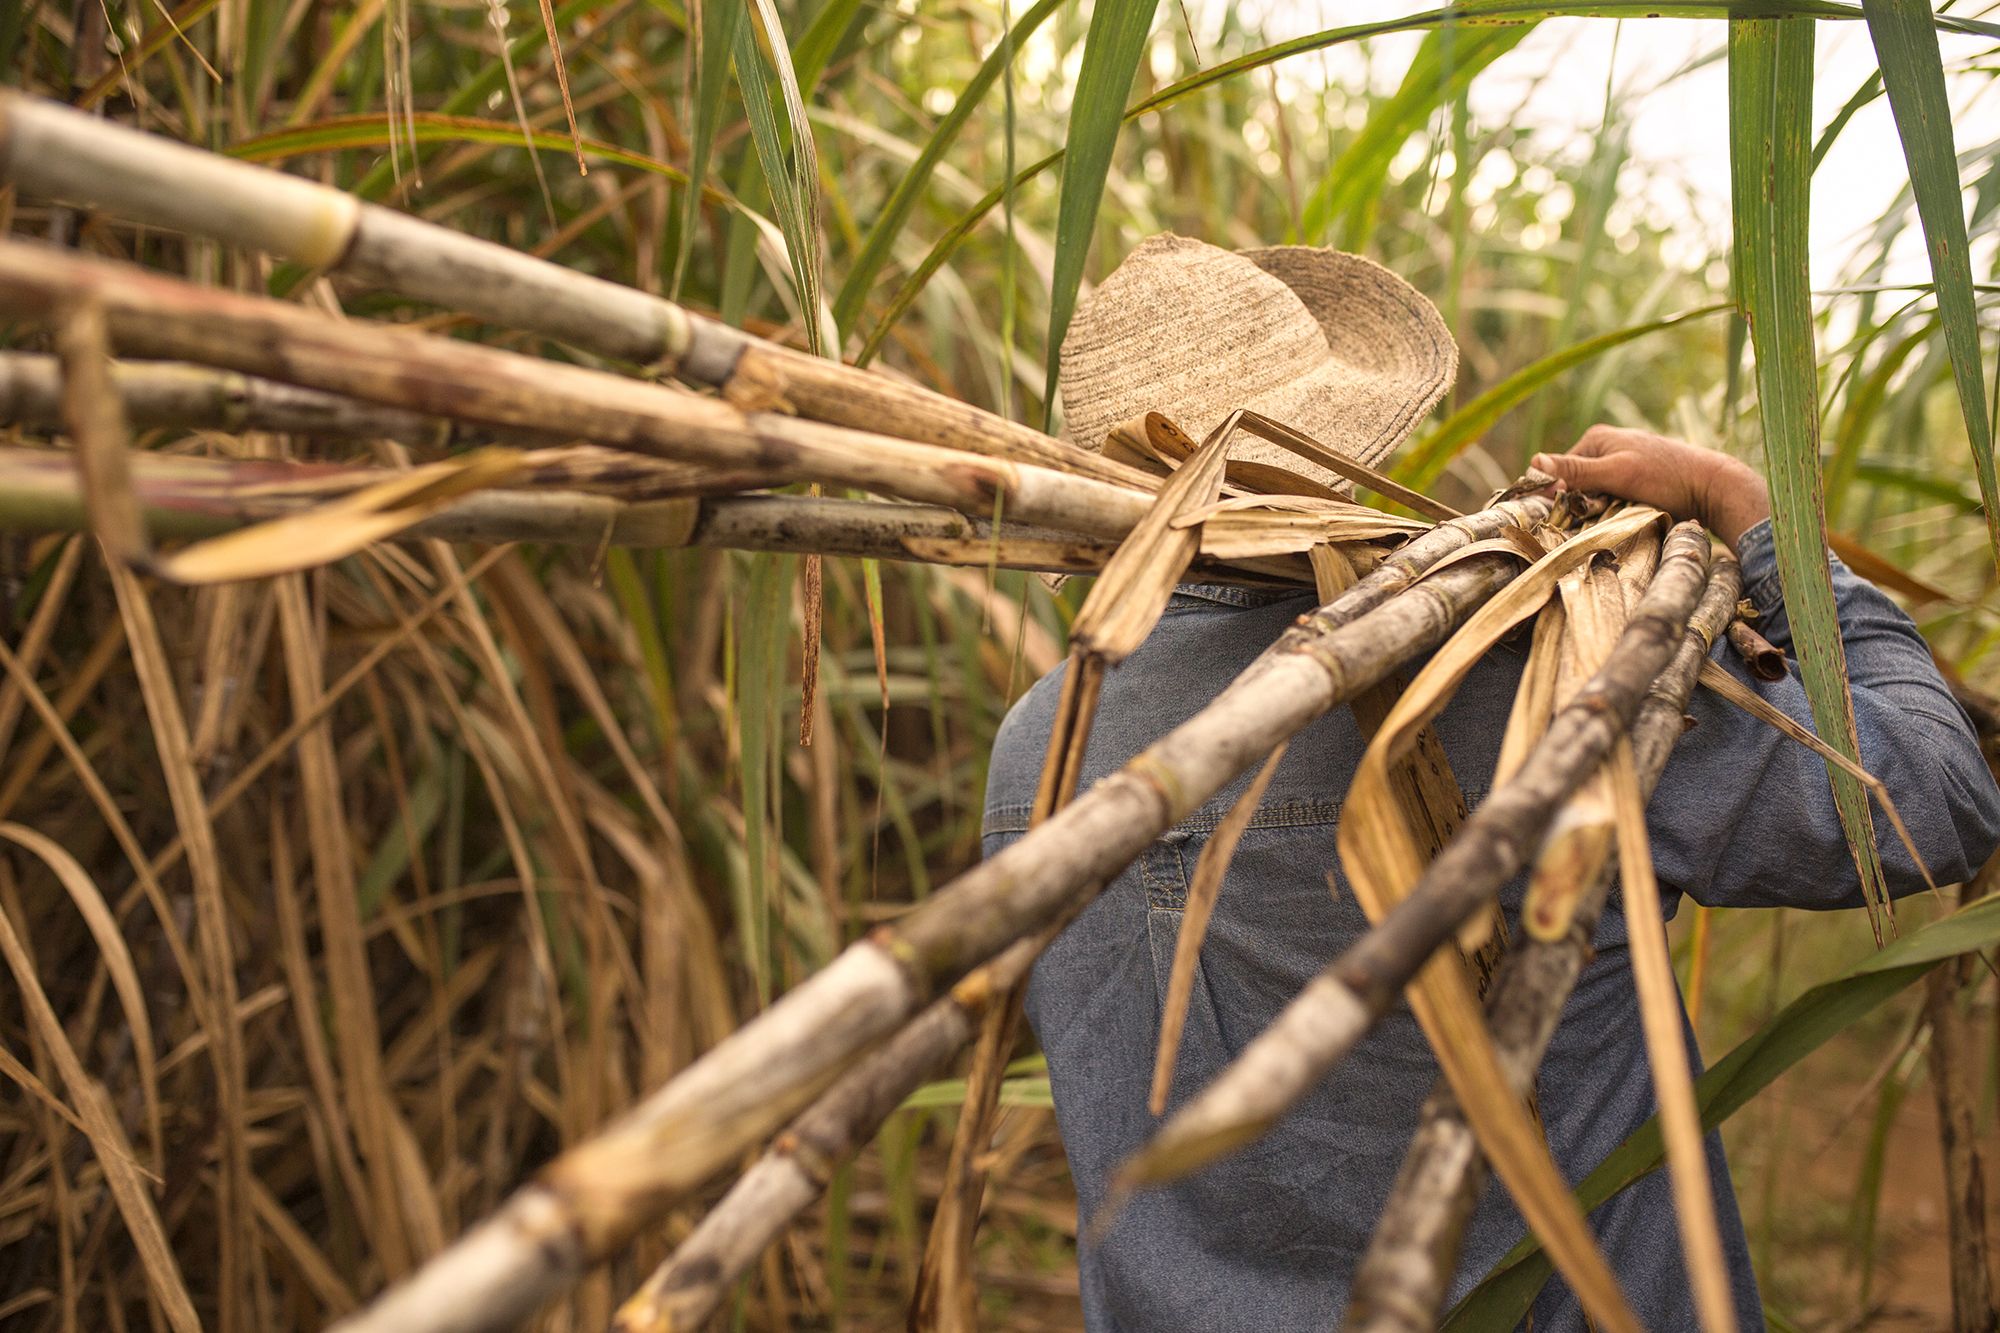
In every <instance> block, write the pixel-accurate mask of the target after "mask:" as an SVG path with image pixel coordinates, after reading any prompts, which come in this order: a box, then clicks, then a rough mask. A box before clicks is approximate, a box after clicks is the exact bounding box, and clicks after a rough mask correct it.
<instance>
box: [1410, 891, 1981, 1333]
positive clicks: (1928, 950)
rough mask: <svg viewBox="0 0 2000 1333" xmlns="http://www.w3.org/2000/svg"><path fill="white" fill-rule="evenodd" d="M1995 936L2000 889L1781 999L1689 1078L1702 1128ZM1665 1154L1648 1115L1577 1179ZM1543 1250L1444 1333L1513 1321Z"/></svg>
mask: <svg viewBox="0 0 2000 1333" xmlns="http://www.w3.org/2000/svg"><path fill="white" fill-rule="evenodd" d="M1996 943H2000V898H1982V899H1980V900H1979V901H1978V902H1976V903H1973V904H1971V905H1970V906H1967V907H1963V908H1961V909H1959V910H1958V911H1956V912H1953V913H1952V914H1951V915H1950V916H1947V917H1945V918H1943V919H1942V920H1939V921H1934V922H1932V923H1931V924H1930V925H1928V926H1925V927H1924V928H1923V929H1922V930H1918V931H1913V932H1911V933H1910V934H1909V935H1906V936H1904V937H1903V938H1902V939H1899V940H1896V941H1894V942H1893V943H1891V944H1890V945H1888V946H1887V947H1886V948H1884V949H1881V950H1879V951H1877V952H1875V953H1872V954H1870V955H1869V956H1868V957H1867V958H1865V959H1863V960H1862V961H1861V962H1860V963H1858V964H1856V965H1855V966H1854V967H1852V968H1849V969H1848V970H1847V971H1846V972H1845V973H1843V974H1842V975H1840V976H1838V977H1835V978H1834V979H1832V980H1831V981H1824V982H1821V983H1820V984H1819V985H1817V986H1814V987H1813V988H1812V989H1811V990H1809V991H1807V992H1806V993H1805V994H1803V995H1801V996H1799V998H1798V999H1796V1000H1793V1001H1792V1002H1791V1003H1790V1004H1788V1005H1786V1006H1785V1007H1784V1008H1783V1009H1782V1010H1780V1011H1779V1012H1778V1014H1777V1015H1776V1016H1775V1017H1773V1018H1772V1019H1771V1021H1770V1022H1768V1023H1766V1024H1764V1026H1763V1027H1761V1028H1759V1029H1757V1031H1755V1032H1753V1033H1752V1034H1750V1036H1748V1037H1746V1038H1745V1039H1744V1040H1743V1041H1742V1042H1741V1043H1740V1044H1739V1045H1737V1047H1736V1048H1735V1049H1734V1050H1732V1051H1730V1052H1729V1054H1727V1055H1725V1056H1723V1057H1722V1059H1720V1060H1718V1061H1717V1062H1716V1063H1715V1065H1714V1066H1713V1067H1712V1068H1710V1069H1709V1070H1708V1072H1707V1073H1705V1074H1703V1075H1702V1076H1701V1077H1700V1078H1699V1079H1697V1080H1696V1081H1695V1100H1696V1102H1697V1103H1698V1104H1699V1105H1700V1107H1701V1123H1702V1128H1703V1129H1704V1130H1708V1129H1714V1128H1715V1127H1716V1126H1717V1125H1719V1124H1721V1123H1722V1122H1723V1121H1725V1120H1727V1119H1729V1117H1730V1116H1732V1115H1734V1114H1736V1112H1737V1111H1739V1110H1741V1109H1742V1108H1743V1107H1744V1106H1745V1105H1747V1104H1748V1103H1749V1101H1750V1100H1751V1098H1753V1097H1755V1096H1756V1095H1757V1094H1758V1093H1760V1092H1762V1091H1763V1090H1764V1089H1765V1088H1768V1087H1769V1086H1770V1085H1771V1084H1772V1083H1774V1082H1776V1081H1777V1079H1778V1078H1779V1076H1780V1075H1782V1074H1783V1073H1784V1072H1785V1071H1786V1070H1788V1069H1790V1068H1791V1067H1792V1066H1793V1065H1796V1064H1797V1063H1798V1062H1799V1061H1801V1060H1803V1059H1804V1058H1805V1057H1806V1056H1808V1055H1810V1054H1812V1053H1813V1052H1814V1051H1816V1050H1818V1049H1819V1048H1820V1047H1821V1046H1822V1045H1824V1044H1825V1043H1826V1042H1827V1041H1829V1040H1831V1039H1832V1038H1834V1037H1836V1036H1839V1035H1840V1034H1841V1033H1843V1032H1846V1031H1848V1030H1849V1029H1850V1028H1851V1027H1852V1026H1853V1025H1854V1024H1855V1023H1856V1022H1857V1021H1858V1020H1860V1019H1861V1018H1862V1017H1863V1016H1864V1015H1866V1014H1867V1013H1869V1012H1870V1011H1871V1010H1873V1009H1875V1008H1876V1007H1877V1006H1879V1005H1880V1004H1882V1003H1883V1001H1885V1000H1887V999H1889V998H1890V997H1891V996H1893V995H1895V994H1897V993H1898V992H1900V991H1902V990H1903V989H1905V988H1906V987H1908V986H1910V985H1911V984H1913V983H1914V982H1916V981H1918V980H1920V979H1922V978H1923V977H1924V976H1925V975H1926V974H1928V973H1929V972H1930V970H1931V969H1932V968H1934V967H1936V966H1937V965H1938V964H1939V963H1942V962H1944V961H1946V960H1947V959H1951V958H1956V957H1959V956H1960V955H1963V954H1967V953H1972V952H1975V951H1978V950H1983V949H1987V948H1990V947H1992V946H1993V945H1994V944H1996ZM1663 1160H1664V1150H1663V1147H1662V1144H1661V1139H1660V1122H1659V1120H1658V1118H1657V1117H1655V1118H1654V1119H1651V1120H1648V1121H1647V1122H1646V1123H1645V1124H1643V1125H1641V1126H1640V1127H1639V1128H1638V1129H1636V1130H1634V1131H1633V1132H1632V1134H1631V1135H1630V1136H1629V1137H1628V1138H1626V1140H1625V1141H1624V1142H1623V1143H1621V1144H1619V1145H1618V1147H1616V1148H1614V1149H1613V1150H1612V1151H1611V1153H1610V1155H1609V1156H1607V1157H1606V1158H1605V1159H1604V1160H1603V1161H1602V1162H1600V1163H1598V1165H1597V1168H1596V1169H1595V1170H1593V1171H1592V1172H1591V1173H1590V1174H1589V1175H1588V1176H1586V1177H1584V1180H1583V1183H1582V1184H1580V1185H1578V1186H1577V1189H1576V1197H1577V1200H1578V1202H1580V1203H1581V1204H1582V1205H1583V1206H1584V1207H1585V1208H1586V1209H1592V1208H1596V1207H1598V1206H1599V1205H1600V1204H1602V1203H1603V1202H1604V1201H1605V1200H1607V1199H1609V1198H1611V1197H1612V1196H1613V1195H1615V1194H1617V1193H1618V1192H1619V1191H1620V1190H1622V1189H1624V1188H1625V1187H1626V1186H1628V1185H1630V1184H1632V1183H1633V1182H1634V1181H1636V1180H1638V1179H1639V1178H1640V1177H1642V1176H1644V1175H1646V1174H1647V1173H1648V1172H1650V1171H1652V1170H1654V1169H1655V1168H1657V1167H1658V1166H1659V1165H1660V1163H1661V1162H1662V1161H1663ZM1550 1271H1551V1269H1550V1266H1549V1262H1548V1259H1547V1258H1546V1256H1544V1255H1543V1254H1542V1252H1541V1246H1540V1245H1539V1243H1538V1242H1537V1241H1536V1240H1535V1238H1534V1237H1532V1236H1529V1237H1528V1238H1526V1239H1525V1240H1523V1241H1522V1242H1521V1243H1520V1244H1519V1245H1516V1246H1515V1247H1514V1249H1513V1250H1511V1251H1510V1252H1509V1253H1508V1254H1507V1255H1506V1256H1505V1257H1504V1258H1502V1259H1501V1260H1500V1262H1499V1263H1497V1264H1495V1265H1494V1266H1493V1269H1492V1271H1491V1272H1489V1273H1488V1274H1487V1275H1486V1277H1485V1279H1484V1280H1482V1281H1481V1282H1480V1284H1479V1285H1478V1286H1477V1287H1474V1288H1473V1289H1472V1291H1470V1292H1469V1293H1467V1294H1466V1297H1465V1299H1464V1300H1462V1301H1460V1302H1459V1303H1458V1305H1457V1307H1456V1308H1454V1309H1453V1310H1452V1311H1451V1313H1450V1314H1449V1315H1448V1316H1447V1317H1446V1320H1445V1323H1444V1329H1445V1333H1501V1331H1502V1330H1508V1329H1512V1328H1514V1327H1516V1326H1517V1325H1518V1324H1519V1323H1520V1321H1521V1319H1522V1318H1524V1317H1525V1316H1526V1314H1527V1312H1528V1308H1529V1307H1530V1306H1531V1305H1533V1304H1534V1301H1535V1296H1536V1295H1537V1293H1539V1292H1540V1291H1541V1289H1542V1284H1543V1283H1545V1282H1546V1281H1548V1278H1549V1274H1550Z"/></svg>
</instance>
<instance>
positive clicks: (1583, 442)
mask: <svg viewBox="0 0 2000 1333" xmlns="http://www.w3.org/2000/svg"><path fill="white" fill-rule="evenodd" d="M1533 466H1534V467H1536V468H1538V469H1540V470H1541V471H1543V472H1546V473H1548V474H1549V475H1550V476H1552V477H1554V478H1555V479H1556V480H1557V481H1559V482H1561V483H1562V484H1563V485H1564V486H1565V487H1567V488H1569V489H1570V490H1573V491H1594V492H1596V493H1598V494H1600V495H1610V496H1615V497H1616V498H1618V499H1620V500H1631V501H1633V502H1634V503H1637V504H1648V505H1652V506H1653V507H1654V508H1656V509H1664V510H1666V511H1667V512H1668V513H1669V514H1672V515H1673V516H1674V517H1675V518H1677V519H1684V518H1698V519H1700V520H1701V522H1702V526H1704V527H1706V528H1707V529H1709V531H1711V532H1713V533H1714V534H1715V535H1716V536H1718V537H1720V538H1722V540H1723V541H1725V542H1728V543H1729V545H1730V547H1731V548H1732V549H1734V548H1735V546H1736V542H1737V540H1738V539H1739V538H1740V537H1742V536H1743V534H1744V533H1745V532H1747V531H1749V530H1750V529H1751V528H1753V527H1755V526H1756V525H1757V524H1759V523H1761V522H1762V521H1764V520H1765V519H1767V518H1769V517H1770V516H1771V495H1770V492H1769V490H1767V489H1766V488H1765V485H1764V479H1763V478H1762V477H1760V476H1758V475H1757V473H1756V471H1755V470H1754V469H1752V468H1750V467H1748V466H1746V465H1745V464H1743V463H1739V462H1737V461H1736V460H1735V459H1733V458H1731V457H1730V456H1729V455H1728V454H1722V453H1717V452H1716V451H1715V450H1713V449H1703V448H1701V447H1699V446H1698V445H1692V444H1687V443H1684V442H1683V441H1680V440H1670V439H1668V438H1667V437H1666V436H1664V435H1654V434H1652V433H1651V432H1650V431H1643V430H1626V429H1625V428H1623V427H1621V426H1592V427H1591V428H1590V429H1589V430H1587V431H1585V432H1584V433H1583V438H1582V439H1580V440H1578V441H1577V442H1576V446H1575V447H1574V448H1572V449H1571V450H1570V451H1569V452H1568V453H1566V454H1536V455H1535V458H1534V463H1533Z"/></svg>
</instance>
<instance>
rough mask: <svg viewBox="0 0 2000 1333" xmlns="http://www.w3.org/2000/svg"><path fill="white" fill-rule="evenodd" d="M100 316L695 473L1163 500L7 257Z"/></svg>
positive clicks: (953, 491) (1031, 515)
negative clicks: (695, 468)
mask: <svg viewBox="0 0 2000 1333" xmlns="http://www.w3.org/2000/svg"><path fill="white" fill-rule="evenodd" d="M86 298H88V299H91V300H93V301H96V302H98V303H99V304H100V305H101V306H102V308H103V310H104V313H105V320H106V323H107V325H108V326H109V328H110V330H111V335H112V338H113V341H114V342H115V343H116V344H117V346H118V348H119V349H120V350H121V351H124V352H128V353H137V354H139V355H147V356H157V357H165V358H176V357H177V358H181V359H186V360H191V361H197V362H200V363H202V364H204V365H213V366H220V367H223V368H225V369H230V370H237V371H243V372H245V373H248V374H253V375H261V376H264V377H267V378H270V379H275V380H281V381H283V382H285V383H288V384H298V385H303V386H305V387H307V388H313V389H320V390H323V391H326V392H331V393H337V394H343V395H346V396H348V397H353V398H359V399H362V400H364V401H367V402H372V403H380V404H384V405H387V406H391V407H399V408H403V409H406V410H410V411H416V412H421V413H428V414H433V415H437V416H446V417H451V418H454V419H456V420H463V421H472V422H477V423H479V424H481V425H486V426H501V427H516V428H522V429H528V430H535V431H544V432H549V433H553V434H556V435H560V436H563V437H567V438H571V439H584V440H589V441H591V442H593V443H596V444H601V445H607V446H610V447H613V448H618V449H626V450H630V451H632V452H635V453H641V454H648V455H652V456H654V457H658V458H666V459H671V460H675V461H678V462H684V463H696V464H702V465H705V466H708V467H717V468H723V469H728V470H737V469H742V468H746V467H747V468H755V469H759V470H768V471H770V472H771V473H774V474H776V475H777V476H779V477H781V478H783V479H784V480H787V481H808V482H822V483H825V484H828V485H836V486H852V487H856V488H858V489H862V490H869V491H877V492H880V493H882V494H886V495H893V496H896V497H898V498H901V499H906V500H917V501H921V502H923V503H927V504H944V505H948V506H950V507H952V508H954V509H957V510H959V511H960V512H962V513H966V514H968V515H983V514H990V513H992V512H993V511H994V509H995V508H996V506H1002V505H1003V503H1004V510H1005V512H1006V513H1007V514H1008V515H1010V516H1012V517H1014V518H1017V519H1020V520H1021V521H1023V522H1029V523H1039V524H1045V525H1047V526H1050V527H1057V528H1062V529H1065V530H1068V531H1074V532H1083V533H1087V534H1089V535H1092V536H1099V537H1122V536H1123V535H1124V534H1125V533H1126V532H1127V531H1129V530H1130V529H1131V527H1132V526H1133V525H1134V524H1136V523H1137V522H1138V521H1139V519H1140V518H1141V517H1142V516H1143V515H1144V514H1145V511H1146V508H1147V506H1148V504H1149V502H1150V501H1151V499H1152V497H1151V494H1150V493H1149V492H1146V491H1140V490H1131V489H1127V488H1125V487H1122V486H1115V485H1112V484H1110V483H1107V482H1103V481H1096V480H1092V479H1090V478H1088V477H1083V476H1074V475H1071V474H1068V473H1064V472H1058V471H1055V470H1053V469H1050V468H1046V467H1041V466H1038V465H1035V464H1031V463H1016V462H1011V461H1008V460H1005V459H998V458H990V457H984V456H981V455H978V454H970V453H964V452H961V451H959V450H956V449H947V448H940V447H938V446H936V445H929V444H914V443H911V442H910V441H908V440H902V439H896V438H893V437H891V436H888V435H882V434H877V433H874V432H871V431H861V430H851V429H848V428H846V427H841V426H829V425H826V424H824V423H821V422H817V421H807V420H804V419H802V418H799V417H791V416H784V415H780V414H778V413H774V412H764V411H757V412H744V411H742V410H741V409H739V408H737V407H735V406H732V405H731V404H729V403H727V402H724V401H722V400H721V399H718V398H707V397H700V396H697V395H695V394H690V393H686V392H684V391H680V390H676V389H672V388H669V387H666V386H664V385H657V384H648V383H642V382H640V381H636V380H632V379H628V378H626V377H625V376H622V375H614V374H610V373H608V372H605V371H600V370H591V369H588V368H586V367H583V366H574V365H566V364H561V363H557V362H552V361H542V360H538V359H536V358H534V357H529V356H522V355H520V354H519V353H515V352H507V351H502V350H500V349H498V348H493V347H484V346H480V345H478V344H474V343H468V342H464V341H461V340H457V339H452V338H444V337H439V336H437V335H433V334H426V333H420V332H417V331H415V330H412V329H408V328H404V327H396V326H384V325H376V324H368V323H366V322H363V321H360V320H334V319H330V318H327V317H326V316H323V315H319V314H316V313H314V312H312V311H309V310H306V309H303V308H302V307H299V306H295V305H289V304H286V303H284V302H280V301H272V300H269V299H266V298H262V297H251V296H244V295H240V294H237V293H234V292H223V291H217V290H214V289H212V288H205V287H196V286H192V285H190V284H187V283H183V282H178V281H175V280H173V279H169V278H165V277H161V276H159V275H157V274H152V273H147V272H144V271H143V270H139V269H135V268H132V267H131V266H129V265H123V264H109V263H104V262H102V261H96V260H89V259H85V258H82V257H80V256H76V255H73V254H69V253H67V252H58V251H52V250H48V249H46V248H44V247H41V246H34V245H26V244H22V243H20V242H5V243H0V314H6V315H11V316H15V317H19V318H27V319H33V320H41V321H47V320H51V319H53V318H54V317H55V314H56V312H57V311H58V310H59V309H61V308H63V307H65V306H66V305H67V304H70V303H73V302H75V301H77V300H79V299H86Z"/></svg>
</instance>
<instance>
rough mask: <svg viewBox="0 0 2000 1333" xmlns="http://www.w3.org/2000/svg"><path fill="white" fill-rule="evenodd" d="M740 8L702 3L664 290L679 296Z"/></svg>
mask: <svg viewBox="0 0 2000 1333" xmlns="http://www.w3.org/2000/svg"><path fill="white" fill-rule="evenodd" d="M742 18H743V6H741V5H735V4H706V5H703V6H702V7H701V29H700V41H699V46H700V48H701V56H700V61H699V63H698V64H697V66H696V69H695V87H694V124H693V125H692V126H691V127H690V133H689V136H688V191H687V195H686V197H685V199H684V200H683V211H682V214H681V229H680V236H679V239H678V243H677V244H676V246H675V248H674V271H673V276H672V278H671V279H670V281H669V283H668V287H667V290H668V293H669V294H670V295H671V296H672V297H673V298H674V299H675V300H679V299H680V294H681V284H682V283H683V282H684V281H686V279H687V266H688V258H689V256H690V255H691V254H692V253H693V251H694V235H695V232H696V231H697V230H699V228H700V226H701V188H702V186H703V185H704V184H705V183H706V182H707V180H708V164H709V159H710V158H711V157H712V156H713V154H714V152H715V134H716V130H717V129H718V128H719V127H720V125H721V122H722V103H723V99H724V95H725V94H727V93H728V91H729V57H730V53H731V52H732V51H734V50H735V47H736V30H737V28H739V27H740V26H742Z"/></svg>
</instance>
